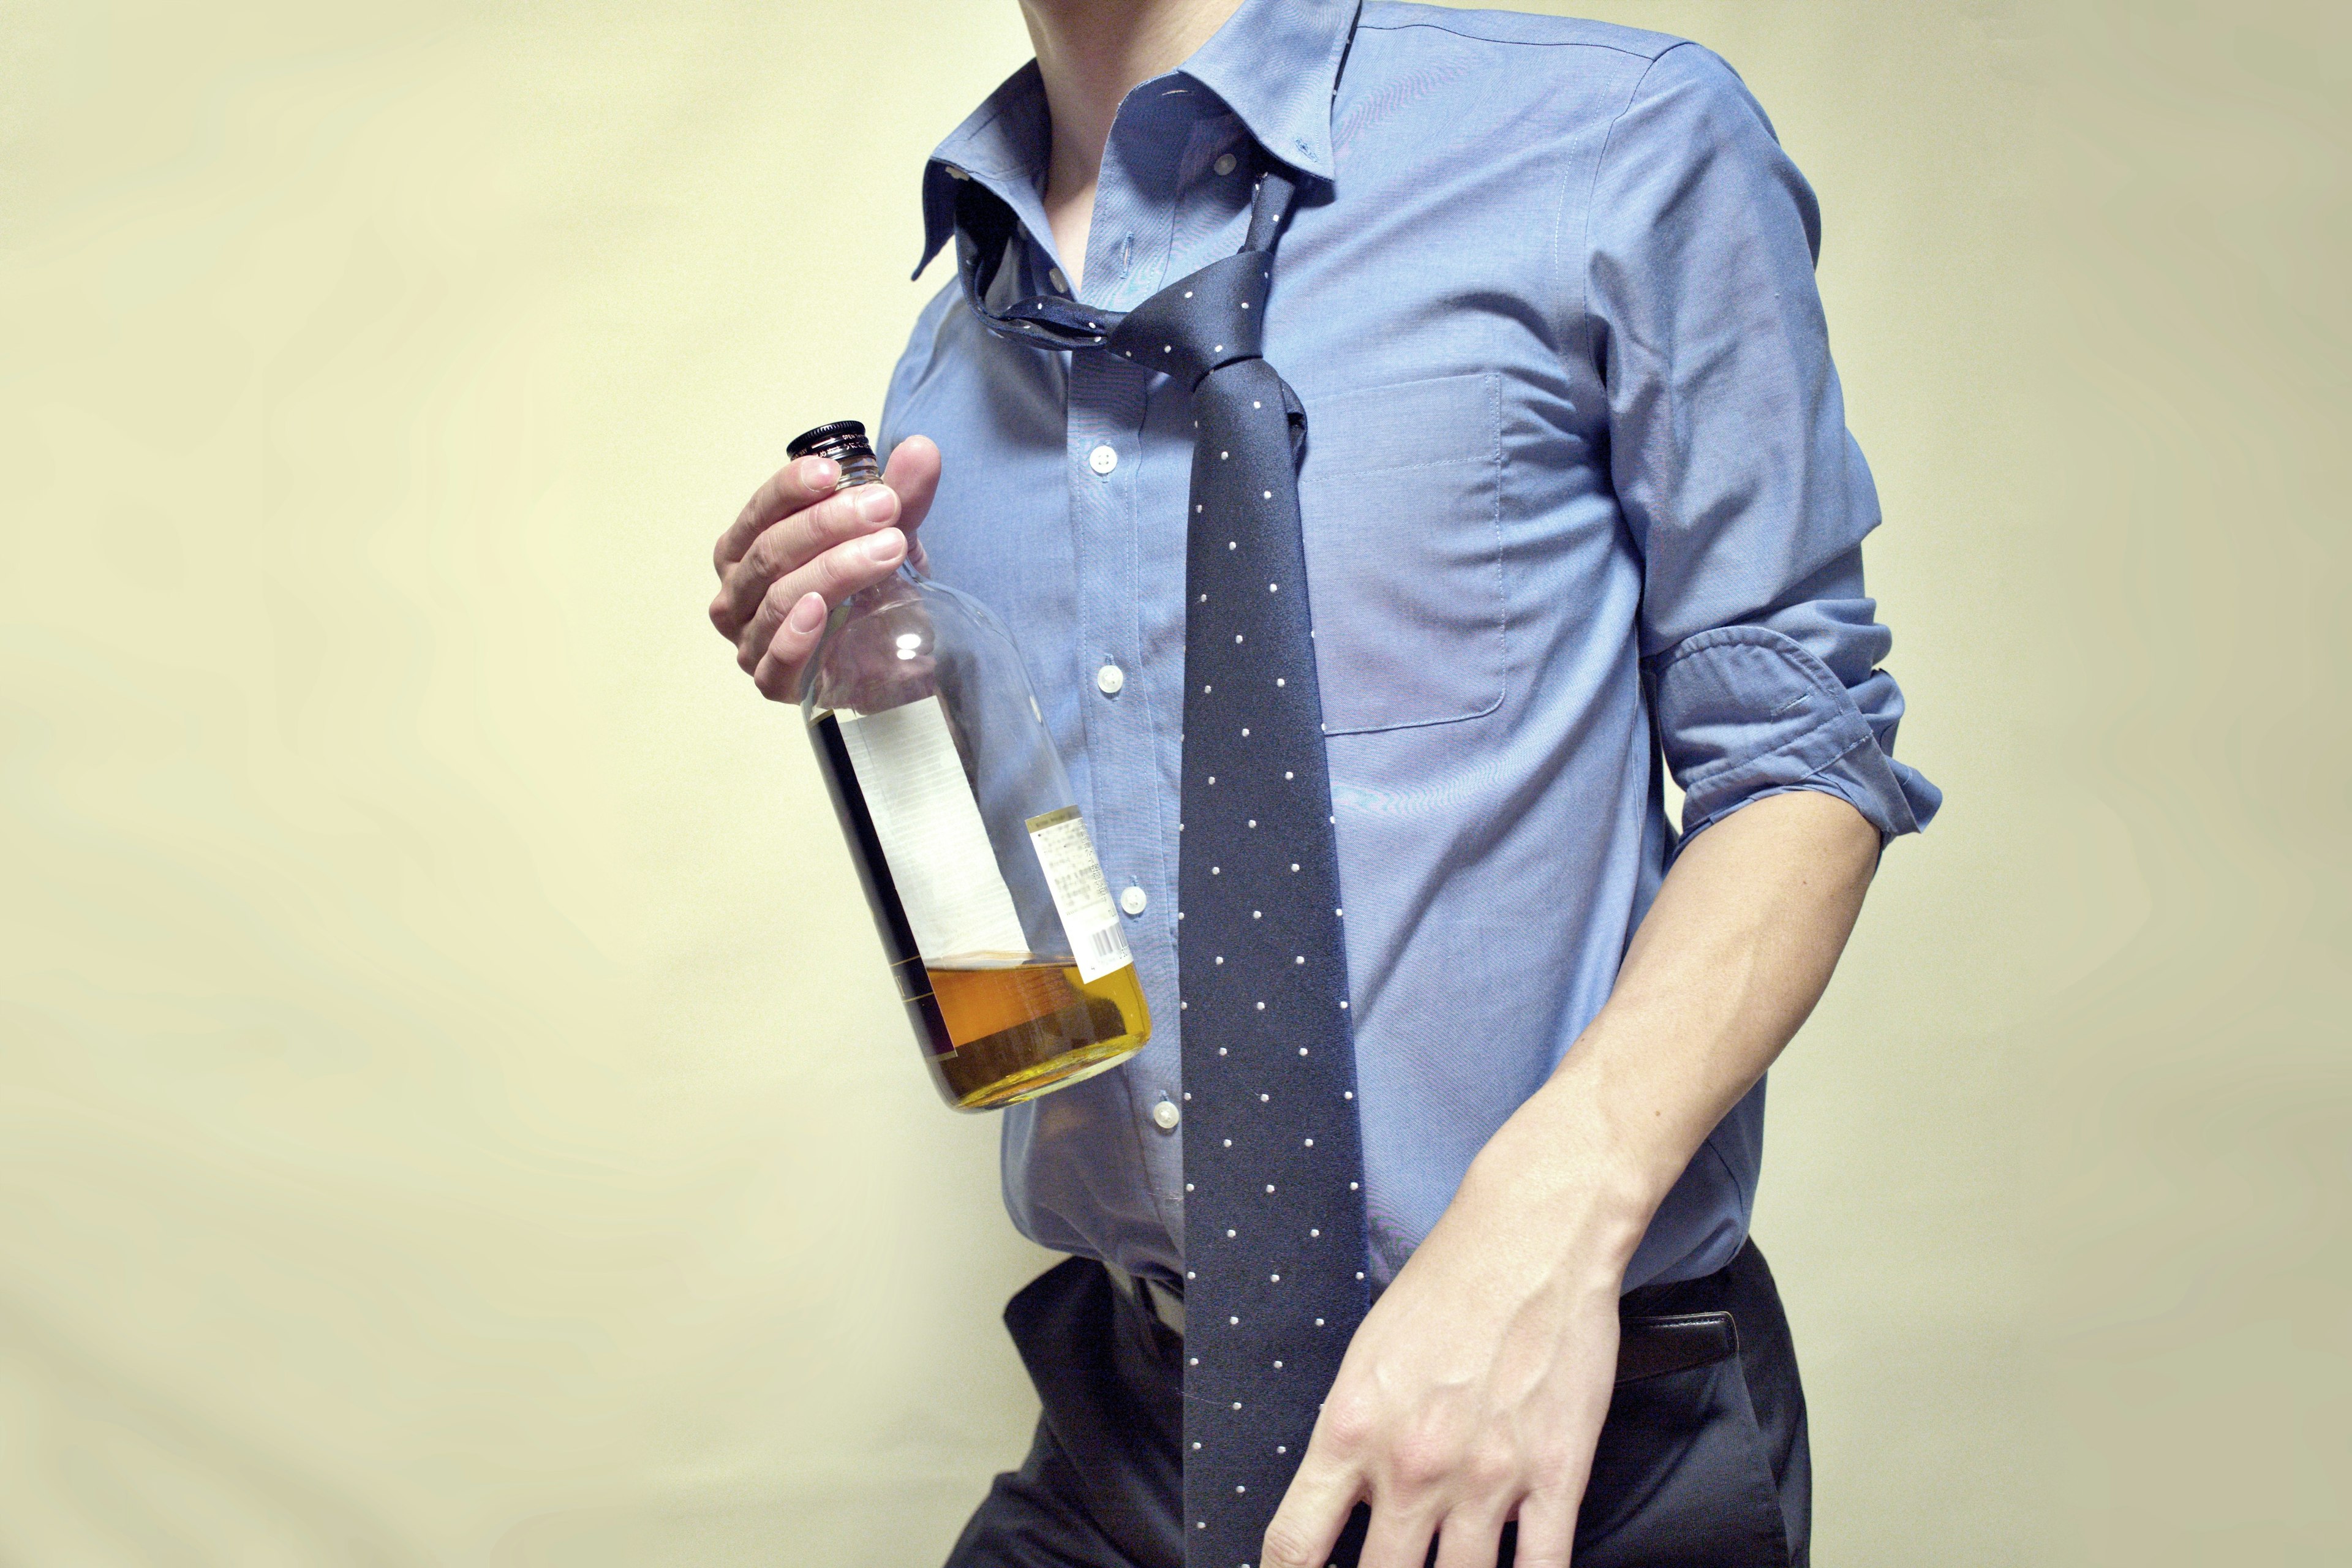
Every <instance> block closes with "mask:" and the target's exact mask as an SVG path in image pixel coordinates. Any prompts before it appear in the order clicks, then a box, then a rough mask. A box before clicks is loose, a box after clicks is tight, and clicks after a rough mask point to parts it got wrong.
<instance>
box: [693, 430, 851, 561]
mask: <svg viewBox="0 0 2352 1568" xmlns="http://www.w3.org/2000/svg"><path fill="white" fill-rule="evenodd" d="M840 482H841V465H840V464H839V463H836V462H835V461H834V460H833V459H832V458H800V459H798V460H797V461H794V462H790V463H787V464H785V465H784V466H783V467H782V468H778V469H777V470H776V471H775V472H774V473H773V474H772V475H770V476H769V478H768V482H767V483H766V484H764V485H761V487H760V488H759V489H757V490H754V491H753V492H752V493H751V500H747V501H745V502H744V503H743V510H741V511H740V512H738V513H737V514H736V516H735V521H733V522H731V523H729V524H728V525H727V531H726V532H724V533H722V534H720V535H719V543H718V544H717V546H715V547H714V548H713V549H712V551H711V552H710V563H711V564H712V565H713V566H714V567H716V568H717V569H718V572H719V575H720V576H721V577H724V576H726V575H727V568H729V567H730V566H732V565H734V564H735V563H737V562H738V561H740V560H741V559H743V552H745V551H746V550H749V549H751V541H753V540H755V539H757V538H759V537H760V534H761V531H763V530H765V529H766V528H767V526H768V525H769V524H770V523H772V522H773V521H776V520H777V519H778V518H780V517H786V516H789V515H791V514H792V513H793V512H796V511H798V510H801V508H803V507H804V506H813V505H814V504H815V503H816V502H818V501H821V500H824V498H825V497H827V496H829V495H831V494H832V493H833V487H834V486H835V485H837V484H839V483H840Z"/></svg>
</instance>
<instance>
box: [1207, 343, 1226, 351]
mask: <svg viewBox="0 0 2352 1568" xmlns="http://www.w3.org/2000/svg"><path fill="white" fill-rule="evenodd" d="M1209 352H1210V353H1213V354H1221V353H1224V352H1225V345H1224V344H1223V343H1219V344H1218V345H1217V346H1216V347H1215V348H1213V349H1211V350H1210V351H1209Z"/></svg>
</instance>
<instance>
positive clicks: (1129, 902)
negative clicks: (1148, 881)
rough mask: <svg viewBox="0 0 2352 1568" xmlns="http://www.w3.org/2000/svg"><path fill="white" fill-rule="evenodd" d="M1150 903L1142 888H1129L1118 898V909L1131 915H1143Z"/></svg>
mask: <svg viewBox="0 0 2352 1568" xmlns="http://www.w3.org/2000/svg"><path fill="white" fill-rule="evenodd" d="M1150 902H1151V900H1150V899H1149V898H1147V897H1145V895H1144V891H1143V889H1141V888H1129V889H1127V890H1126V891H1125V892H1123V893H1121V894H1119V896H1118V907H1119V908H1120V909H1123V910H1126V911H1127V912H1128V913H1129V914H1131V915H1139V914H1141V913H1142V912H1143V910H1144V906H1145V905H1147V904H1149V903H1150Z"/></svg>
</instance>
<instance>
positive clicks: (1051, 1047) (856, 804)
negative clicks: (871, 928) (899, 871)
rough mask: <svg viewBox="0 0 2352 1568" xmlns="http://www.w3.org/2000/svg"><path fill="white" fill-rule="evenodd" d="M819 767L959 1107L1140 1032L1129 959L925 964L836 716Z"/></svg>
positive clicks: (1006, 1099)
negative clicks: (1110, 966) (1099, 970)
mask: <svg viewBox="0 0 2352 1568" xmlns="http://www.w3.org/2000/svg"><path fill="white" fill-rule="evenodd" d="M813 729H814V735H815V739H816V742H817V745H816V754H817V763H818V771H819V772H821V773H823V774H824V781H825V787H826V789H827V791H828V792H829V793H830V794H831V795H832V796H833V805H834V810H835V813H836V814H837V815H838V816H840V818H841V826H842V832H843V835H844V837H845V838H846V839H847V840H848V842H849V846H850V851H851V853H850V858H851V859H852V860H853V861H854V862H856V866H857V874H858V877H859V878H860V879H862V880H863V881H864V883H865V884H866V896H867V898H868V899H869V900H871V902H872V904H873V906H874V910H875V913H876V916H877V921H876V923H877V925H878V926H880V928H881V930H882V937H883V942H884V945H885V946H886V947H887V949H888V950H889V954H890V960H891V972H892V973H894V974H895V975H896V976H897V977H898V992H899V994H900V995H902V996H903V997H905V998H906V1003H907V1012H908V1015H909V1016H911V1017H912V1019H913V1020H914V1024H915V1028H916V1031H917V1033H918V1034H919V1035H920V1036H921V1037H922V1038H923V1039H924V1041H925V1042H926V1043H927V1044H928V1046H929V1058H930V1064H931V1071H932V1074H933V1076H934V1077H935V1078H937V1079H938V1080H939V1082H940V1087H941V1088H942V1089H944V1090H945V1092H946V1094H947V1097H948V1099H949V1100H950V1101H951V1102H952V1103H953V1104H954V1105H955V1107H956V1108H957V1109H958V1110H994V1109H995V1108H997V1107H999V1106H1004V1105H1011V1104H1013V1103H1014V1102H1015V1101H1018V1100H1030V1099H1034V1098H1035V1097H1036V1096H1038V1095H1041V1094H1044V1093H1045V1092H1046V1091H1047V1090H1048V1089H1057V1088H1059V1087H1061V1086H1062V1085H1064V1084H1068V1083H1075V1082H1076V1081H1078V1080H1079V1079H1087V1078H1092V1077H1093V1076H1094V1075H1095V1074H1097V1073H1098V1072H1103V1071H1107V1070H1108V1069H1109V1068H1113V1067H1116V1066H1118V1063H1119V1062H1121V1061H1123V1060H1124V1059H1126V1058H1127V1057H1128V1056H1129V1054H1130V1053H1131V1052H1133V1051H1134V1050H1135V1049H1136V1048H1137V1047H1139V1046H1140V1045H1141V1044H1142V1043H1143V1040H1144V1037H1146V1036H1147V1035H1148V1034H1149V1033H1150V1022H1149V1020H1150V1011H1149V1009H1148V1008H1147V1007H1146V1006H1145V1005H1144V1000H1143V987H1142V984H1140V983H1139V981H1138V980H1137V978H1136V973H1135V965H1134V964H1133V963H1127V964H1123V965H1121V966H1120V967H1119V968H1118V969H1115V970H1113V971H1111V972H1110V973H1108V974H1104V975H1101V976H1099V977H1098V978H1097V979H1096V980H1094V981H1092V982H1091V983H1089V982H1087V981H1085V980H1083V979H1081V978H1080V976H1079V973H1078V970H1077V967H1076V965H1075V964H1068V963H1059V962H1057V961H1055V960H1053V959H1039V958H1036V957H1034V956H1031V955H1027V954H1016V953H1004V954H982V953H975V954H956V955H950V956H948V957H944V958H942V959H941V960H940V962H939V963H935V964H929V965H927V964H926V963H924V962H923V959H922V957H921V955H920V954H919V952H918V951H917V948H916V945H915V938H914V932H913V931H912V929H911V928H910V927H909V926H908V922H907V917H906V911H905V910H904V908H903V906H902V905H901V904H900V902H899V900H898V887H897V885H896V883H895V882H894V881H893V880H892V879H891V876H890V864H889V861H888V859H887V858H886V857H885V856H884V855H883V853H882V843H881V839H880V837H879V836H878V835H877V833H876V831H875V827H874V819H873V816H872V814H871V813H870V812H869V811H868V810H867V808H866V797H865V795H864V792H862V791H861V790H860V789H859V788H858V784H857V772H856V768H855V767H854V766H853V765H852V764H851V763H850V759H849V752H848V748H847V746H846V744H845V742H844V741H843V740H842V736H841V723H840V721H839V720H838V719H836V718H835V716H834V715H833V714H832V713H830V712H826V713H821V714H819V715H818V716H817V717H816V720H815V722H814V726H813Z"/></svg>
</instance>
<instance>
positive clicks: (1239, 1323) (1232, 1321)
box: [1225, 1230, 1242, 1329]
mask: <svg viewBox="0 0 2352 1568" xmlns="http://www.w3.org/2000/svg"><path fill="white" fill-rule="evenodd" d="M1225 1234H1226V1235H1227V1236H1231V1235H1233V1232H1232V1231H1230V1230H1229V1231H1227V1232H1225ZM1225 1321H1226V1322H1227V1323H1230V1324H1231V1325H1233V1326H1234V1328H1236V1329H1238V1328H1240V1327H1241V1326H1242V1321H1241V1320H1240V1319H1239V1318H1227V1319H1226V1320H1225Z"/></svg>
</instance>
